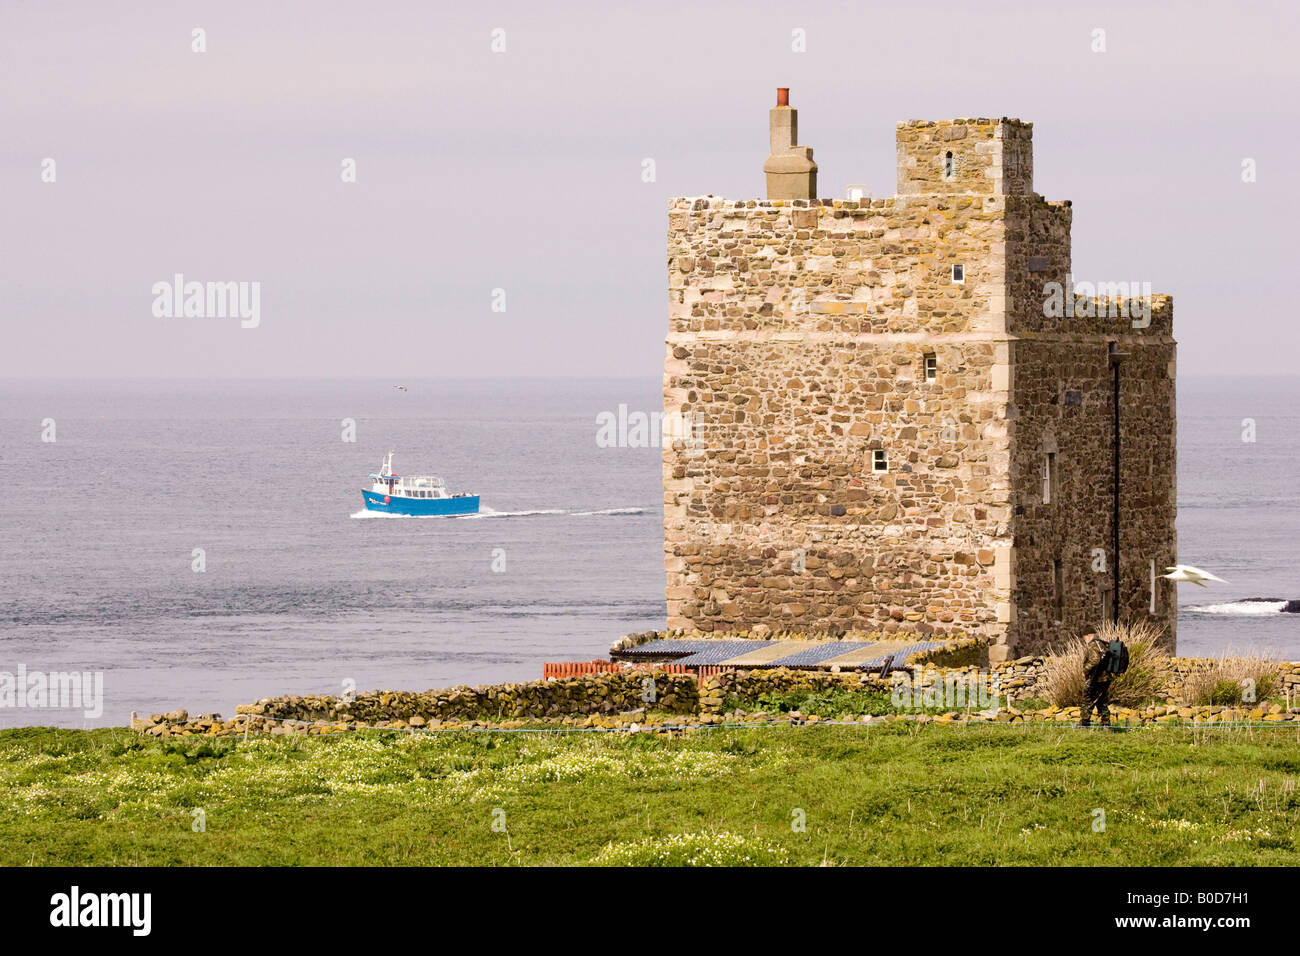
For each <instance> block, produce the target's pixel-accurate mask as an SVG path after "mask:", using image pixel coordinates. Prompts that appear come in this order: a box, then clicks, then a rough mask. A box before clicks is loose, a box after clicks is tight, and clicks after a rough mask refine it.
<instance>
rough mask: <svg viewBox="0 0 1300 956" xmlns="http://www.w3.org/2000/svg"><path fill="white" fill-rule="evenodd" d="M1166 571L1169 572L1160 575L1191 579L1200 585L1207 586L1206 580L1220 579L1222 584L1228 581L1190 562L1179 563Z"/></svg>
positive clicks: (1173, 578)
mask: <svg viewBox="0 0 1300 956" xmlns="http://www.w3.org/2000/svg"><path fill="white" fill-rule="evenodd" d="M1165 571H1167V572H1168V573H1167V574H1162V575H1160V576H1161V577H1162V578H1168V579H1169V580H1170V581H1190V582H1191V583H1192V584H1196V585H1199V586H1200V587H1205V582H1206V581H1218V582H1219V583H1220V584H1227V583H1228V582H1227V581H1225V580H1223V578H1220V577H1216V576H1215V575H1213V574H1211V573H1210V572H1209V571H1202V570H1201V569H1200V568H1194V567H1192V566H1191V565H1190V564H1177V565H1174V566H1173V567H1172V568H1165Z"/></svg>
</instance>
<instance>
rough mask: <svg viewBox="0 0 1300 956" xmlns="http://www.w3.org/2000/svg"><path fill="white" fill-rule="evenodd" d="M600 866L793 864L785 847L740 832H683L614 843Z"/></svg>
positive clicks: (597, 862)
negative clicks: (745, 835) (790, 862)
mask: <svg viewBox="0 0 1300 956" xmlns="http://www.w3.org/2000/svg"><path fill="white" fill-rule="evenodd" d="M592 862H593V863H594V864H595V865H596V866H778V865H780V864H783V863H787V862H789V855H788V854H787V853H786V851H785V850H784V849H783V848H782V847H779V846H777V845H776V844H774V843H769V842H768V841H766V840H760V839H756V838H753V837H743V836H741V835H740V834H737V833H679V834H676V835H674V836H669V837H662V838H657V839H654V838H652V839H648V840H638V841H635V842H629V843H611V844H609V845H607V846H606V847H605V848H604V849H603V850H601V851H600V853H599V854H598V855H597V856H596V858H595V860H593V861H592Z"/></svg>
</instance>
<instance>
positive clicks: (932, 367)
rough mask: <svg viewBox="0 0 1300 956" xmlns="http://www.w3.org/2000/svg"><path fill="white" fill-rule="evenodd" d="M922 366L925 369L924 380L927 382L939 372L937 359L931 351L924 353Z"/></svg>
mask: <svg viewBox="0 0 1300 956" xmlns="http://www.w3.org/2000/svg"><path fill="white" fill-rule="evenodd" d="M923 366H924V369H925V380H926V381H927V382H933V381H934V380H935V378H936V377H938V374H939V360H938V358H936V357H935V354H934V353H933V352H926V353H925V358H924V359H923Z"/></svg>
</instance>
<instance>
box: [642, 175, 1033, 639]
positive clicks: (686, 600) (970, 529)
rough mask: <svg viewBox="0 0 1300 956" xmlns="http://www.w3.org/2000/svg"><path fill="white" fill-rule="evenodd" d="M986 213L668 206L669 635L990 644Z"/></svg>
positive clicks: (991, 213) (999, 513)
mask: <svg viewBox="0 0 1300 956" xmlns="http://www.w3.org/2000/svg"><path fill="white" fill-rule="evenodd" d="M1000 205H1001V204H1000V202H998V201H997V200H995V199H992V198H988V199H986V198H984V197H971V196H939V197H936V196H918V197H905V198H903V197H900V198H899V199H886V200H875V201H863V202H861V203H858V202H839V201H836V202H834V203H827V202H821V203H819V202H816V201H812V202H803V201H796V202H794V203H784V202H780V201H770V202H769V201H749V202H745V201H739V202H733V201H724V200H721V199H714V198H704V199H680V200H675V201H673V203H672V206H671V207H670V212H669V222H670V228H669V243H668V271H669V286H670V298H671V313H670V315H671V318H670V331H669V335H668V342H667V345H668V356H667V362H666V366H665V376H664V407H665V412H666V413H668V414H669V415H677V414H680V415H682V416H683V417H684V418H685V419H687V420H688V421H689V422H690V423H691V426H692V432H691V434H692V435H693V436H696V437H695V438H693V439H692V440H691V441H686V442H676V443H674V444H673V445H671V446H669V447H666V448H665V450H664V491H665V494H664V508H665V565H666V569H667V575H668V590H667V597H668V607H669V620H668V624H669V626H670V627H698V628H700V629H703V630H721V629H731V628H735V627H738V626H746V627H748V626H753V625H755V624H767V625H769V626H771V627H773V628H776V629H786V628H788V629H805V630H821V629H829V630H847V629H861V630H868V631H873V630H881V631H892V630H906V631H908V632H911V633H918V632H919V633H945V632H959V633H983V634H988V635H989V636H991V637H992V636H995V635H997V634H998V633H1000V632H1001V630H1002V629H1003V627H1004V622H1000V621H999V603H1001V604H1002V605H1003V606H1004V607H1006V606H1009V601H1010V595H1009V593H1008V592H1007V590H1006V588H1005V586H1002V587H999V574H998V571H999V567H1000V559H999V555H1005V554H1006V553H1007V551H1008V549H1007V545H1009V543H1010V539H1009V531H1008V528H1009V522H1010V507H1009V501H1010V493H1011V490H1010V482H1009V479H1008V473H1009V467H1010V449H1009V439H1008V436H1007V429H1006V421H1005V418H1006V411H1007V403H1008V395H1007V392H1006V388H1005V383H1004V382H1003V383H999V381H997V373H996V371H995V370H996V368H997V367H998V364H999V359H1001V360H1002V361H1003V364H1005V354H1004V352H1005V347H1004V346H1000V345H999V343H998V342H997V341H995V338H996V326H998V325H1000V324H1001V322H1002V318H1001V310H1002V308H1003V299H1004V283H1005V280H1004V275H1003V264H1002V253H1001V249H1002V247H1003V241H1004V225H1003V220H1002V213H1001V209H1000ZM954 263H959V264H961V265H963V266H964V269H965V274H964V281H962V282H954V281H953V276H952V265H953V264H954ZM1000 349H1001V350H1002V351H1001V352H1000ZM927 354H929V355H933V356H934V358H935V362H936V373H935V379H934V381H932V382H927V381H925V358H926V356H927ZM877 449H879V450H883V451H884V452H885V453H886V454H887V455H888V470H887V471H885V472H876V471H873V452H874V451H876V450H877ZM801 554H802V559H801V558H800V555H801ZM1003 583H1004V584H1005V582H1003ZM1004 616H1005V615H1004Z"/></svg>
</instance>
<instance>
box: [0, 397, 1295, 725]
mask: <svg viewBox="0 0 1300 956" xmlns="http://www.w3.org/2000/svg"><path fill="white" fill-rule="evenodd" d="M398 384H401V385H404V386H405V389H404V390H403V389H399V388H397V387H396V385H398ZM661 406H662V399H661V389H660V383H659V381H658V379H657V378H649V377H648V378H645V379H612V378H611V379H542V378H534V379H501V380H486V379H443V380H437V381H432V380H430V381H419V380H414V381H405V382H401V383H394V382H390V381H381V380H370V379H340V380H320V379H283V380H265V379H240V380H236V379H228V380H205V381H177V380H162V379H159V380H132V381H106V380H80V381H55V380H32V381H24V380H13V379H11V380H4V381H0V487H3V489H4V495H3V506H2V508H3V510H2V511H0V682H3V680H4V679H5V675H6V674H9V675H21V674H24V673H25V674H26V675H29V678H30V675H31V674H33V673H41V674H50V673H55V672H59V673H79V674H86V675H91V678H90V679H91V683H92V686H93V681H94V680H95V679H100V680H102V706H101V707H100V708H99V712H98V713H95V712H94V710H95V708H93V707H87V706H80V705H79V706H75V707H65V708H55V707H49V706H46V707H41V708H32V707H28V706H19V705H17V704H13V705H8V706H5V705H0V727H14V726H25V725H35V724H41V725H57V726H68V727H89V726H100V725H122V724H125V723H126V722H127V721H128V720H129V717H130V714H131V712H133V711H137V712H140V713H142V714H145V713H158V712H165V711H169V710H173V709H176V708H181V707H183V708H186V709H187V710H188V711H189V712H190V713H191V714H200V713H212V712H218V713H222V714H226V715H233V713H234V711H235V705H236V704H239V703H248V702H252V701H255V700H257V699H258V698H260V697H266V696H277V695H282V694H340V693H343V692H345V691H347V690H350V689H355V690H372V689H376V688H385V689H389V688H393V689H408V690H424V689H428V688H435V687H448V686H453V685H456V684H481V683H490V682H497V681H525V680H536V679H539V678H540V677H541V676H542V665H543V663H544V662H546V661H568V660H589V659H592V658H600V657H605V656H607V654H608V650H609V645H610V642H611V641H613V640H614V639H616V638H618V637H620V636H622V635H623V634H626V633H629V632H633V631H646V630H651V629H657V628H659V627H662V625H663V623H664V617H665V610H666V609H665V605H664V597H663V592H664V570H663V551H662V514H663V508H662V490H661V481H662V471H661V464H660V449H659V448H658V447H657V445H656V442H655V440H654V436H655V433H654V430H653V429H650V430H649V431H648V433H647V432H643V431H641V430H639V429H637V428H635V427H633V428H631V429H629V430H628V433H627V437H628V440H627V441H624V442H622V443H619V442H615V443H613V444H612V445H611V443H609V442H607V441H598V440H597V439H598V435H599V434H600V432H601V425H602V424H603V423H604V422H605V421H607V420H608V419H610V418H613V419H615V420H617V419H619V418H622V419H623V420H626V421H629V422H630V423H631V424H633V425H635V423H636V421H637V418H636V416H638V415H644V416H647V417H648V416H650V415H651V414H652V413H654V412H655V411H657V410H658V409H660V408H661ZM1178 413H1179V419H1178V461H1179V475H1178V503H1179V511H1178V537H1179V558H1180V561H1181V562H1182V563H1184V564H1191V565H1195V566H1197V567H1200V568H1204V569H1206V570H1209V571H1212V572H1213V573H1215V574H1217V575H1218V576H1220V577H1222V578H1224V579H1225V581H1226V582H1228V583H1224V584H1217V583H1216V584H1212V585H1211V586H1210V587H1207V588H1204V589H1202V588H1198V587H1196V586H1194V585H1190V584H1183V585H1180V586H1179V597H1180V608H1179V620H1178V648H1179V653H1181V654H1187V655H1193V654H1196V655H1200V654H1218V653H1222V652H1226V651H1232V650H1247V649H1258V650H1263V651H1267V652H1269V653H1273V654H1276V655H1278V656H1282V657H1286V658H1288V659H1300V614H1285V613H1281V611H1280V607H1281V604H1282V602H1284V601H1286V600H1289V599H1296V598H1300V582H1298V581H1297V575H1296V563H1297V552H1298V551H1300V549H1298V548H1297V545H1296V542H1297V540H1300V487H1298V486H1300V477H1297V469H1296V465H1297V461H1298V458H1297V455H1296V454H1295V453H1294V452H1293V450H1292V447H1291V436H1292V435H1300V377H1297V378H1291V377H1263V376H1261V377H1240V378H1238V377H1196V376H1182V377H1180V379H1179V383H1178ZM605 431H606V435H608V429H606V430H605ZM643 437H646V438H647V440H644V441H642V440H640V439H641V438H643ZM607 446H608V447H607ZM390 451H391V452H394V467H395V469H396V470H397V471H398V472H399V473H407V474H429V473H433V474H439V475H441V476H443V477H444V478H445V480H446V482H447V485H448V487H449V489H450V490H452V491H453V492H458V491H466V492H472V493H477V494H479V495H480V496H481V498H482V511H481V513H480V514H479V515H477V516H473V517H460V518H406V517H393V516H377V515H373V514H371V513H369V512H366V511H365V510H364V509H363V507H362V503H361V501H362V499H361V488H362V486H363V485H364V484H365V483H366V476H367V475H368V474H370V473H371V472H374V471H377V470H378V468H379V465H380V463H381V461H382V459H383V456H384V455H385V454H386V453H387V452H390ZM1250 598H1267V599H1269V600H1268V601H1265V602H1260V601H1251V600H1248V599H1250ZM94 675H98V678H96V677H95V676H94Z"/></svg>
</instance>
